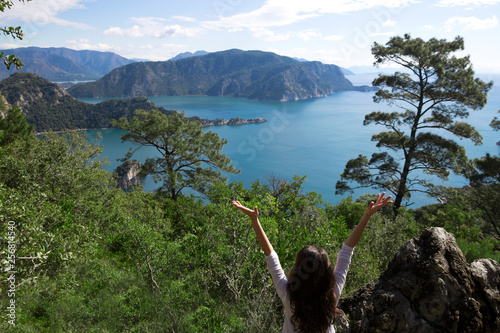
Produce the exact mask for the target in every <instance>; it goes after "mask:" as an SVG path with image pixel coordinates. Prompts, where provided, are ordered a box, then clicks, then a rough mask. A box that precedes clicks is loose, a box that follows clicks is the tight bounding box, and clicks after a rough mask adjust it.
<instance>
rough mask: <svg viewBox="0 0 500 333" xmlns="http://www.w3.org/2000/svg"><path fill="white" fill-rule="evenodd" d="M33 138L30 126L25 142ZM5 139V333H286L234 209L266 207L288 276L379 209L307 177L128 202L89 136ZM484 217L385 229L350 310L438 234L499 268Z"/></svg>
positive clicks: (470, 209) (267, 225) (0, 158)
mask: <svg viewBox="0 0 500 333" xmlns="http://www.w3.org/2000/svg"><path fill="white" fill-rule="evenodd" d="M5 112H6V111H5V110H3V111H2V113H5ZM18 121H19V120H18ZM26 126H27V124H26V123H25V120H24V125H23V124H22V123H21V124H19V126H17V127H16V128H21V129H25V128H26ZM4 128H5V130H3V131H2V133H3V134H2V136H6V137H9V138H14V139H13V140H11V139H9V142H8V143H5V144H2V145H0V223H1V224H0V235H1V237H0V253H1V260H2V261H1V265H2V273H1V291H0V294H1V296H0V307H2V309H7V307H8V306H10V304H12V303H10V302H11V300H15V318H14V319H13V318H12V317H9V314H12V312H8V311H2V312H1V315H0V331H2V332H9V331H12V332H242V331H243V332H278V331H280V330H281V325H282V322H283V318H282V316H283V314H282V308H281V305H280V301H279V299H278V297H277V295H276V293H275V290H274V288H273V286H272V282H271V279H270V276H269V274H268V273H267V271H266V268H265V261H264V256H263V253H261V251H260V248H259V246H258V244H257V243H256V240H255V236H254V233H253V232H252V229H251V225H250V224H249V222H248V219H247V218H246V216H244V215H243V214H241V213H240V212H239V211H237V209H235V208H234V207H232V205H231V204H230V202H231V200H233V199H235V198H237V199H239V200H240V201H242V202H243V203H245V204H246V205H248V206H253V205H258V206H259V212H260V216H261V222H262V224H263V227H264V229H265V230H266V232H267V235H268V237H269V239H270V241H271V243H272V244H273V246H274V248H275V250H276V251H277V253H278V254H279V255H280V258H281V262H282V264H283V266H284V268H285V270H288V269H290V267H291V265H292V263H293V261H294V257H295V255H296V253H297V251H298V250H299V249H300V248H301V247H302V246H303V245H306V244H315V245H319V246H323V247H325V249H326V250H327V251H328V253H329V254H330V255H331V256H335V254H336V252H337V251H338V250H339V248H340V246H341V244H342V242H343V241H344V240H345V239H346V237H347V235H348V234H349V232H350V231H351V228H353V227H354V225H355V224H356V223H357V222H358V221H359V219H360V217H361V215H362V214H363V211H364V209H365V205H366V201H367V200H369V199H370V196H365V197H362V198H360V199H359V200H356V201H353V200H352V198H350V197H348V198H346V199H344V200H343V201H342V202H341V203H339V204H336V205H331V204H328V203H324V202H322V201H321V196H320V195H319V194H317V193H314V192H304V191H303V190H302V184H303V182H304V181H305V180H306V177H305V176H303V177H298V176H297V177H295V178H294V179H292V180H283V179H276V178H273V177H268V179H266V180H261V181H259V180H256V181H255V182H254V183H253V184H252V186H251V187H250V188H244V187H243V185H242V184H241V183H235V182H233V183H230V184H226V183H216V184H214V185H213V186H212V187H211V189H210V190H209V192H208V194H207V200H206V201H205V202H203V201H200V200H197V199H195V198H193V197H188V196H184V195H180V196H179V197H178V198H177V200H172V199H171V198H169V197H168V196H166V195H164V194H163V193H161V192H160V193H145V192H144V191H143V190H142V188H141V187H136V188H134V189H133V190H132V191H130V192H128V193H126V192H124V191H122V190H118V189H115V188H114V187H113V186H112V184H113V177H112V175H111V174H110V173H108V172H106V171H104V170H103V165H104V164H105V163H106V161H105V160H103V159H99V158H98V156H99V154H100V153H101V147H99V146H96V145H94V144H93V143H91V142H89V141H88V140H87V139H86V138H85V136H84V134H83V133H71V134H67V135H62V136H60V135H55V134H48V135H46V136H44V137H42V138H40V137H33V136H32V135H28V136H27V135H26V132H25V131H24V130H19V131H17V130H14V131H13V132H11V133H5V132H6V131H10V130H9V128H12V127H8V126H5V127H4ZM479 173H481V172H479ZM482 173H483V174H485V172H482ZM493 184H498V179H497V180H496V181H493ZM496 196H497V197H498V191H496ZM457 197H459V196H457ZM464 199H465V198H464ZM497 202H498V200H497ZM481 212H482V210H481V207H480V206H474V202H473V201H468V202H467V206H465V205H464V203H463V202H461V201H458V200H457V201H455V200H449V204H447V205H435V206H430V207H422V208H421V209H418V210H416V211H406V210H404V209H402V208H401V210H400V213H399V214H398V215H397V217H394V215H393V211H392V209H390V208H389V209H387V210H386V211H384V212H381V213H380V214H378V215H376V216H375V217H374V218H373V219H372V221H371V222H370V224H369V225H368V228H367V230H366V232H365V236H364V238H363V239H362V241H361V242H360V244H359V245H358V247H357V249H356V251H355V255H354V258H353V264H352V268H351V270H350V273H349V274H348V280H347V285H346V289H345V291H344V296H345V295H348V294H350V293H352V292H353V291H354V290H355V289H356V288H358V287H360V286H362V285H363V284H365V283H367V282H368V281H370V280H372V279H374V278H375V277H377V276H379V274H380V273H381V272H382V270H384V268H385V267H386V266H387V263H388V261H389V260H390V259H391V257H392V256H393V255H394V253H396V251H397V249H398V247H399V246H400V245H401V244H403V243H405V242H406V241H407V240H408V239H410V238H411V237H413V236H416V235H418V234H419V232H420V230H422V229H423V228H426V227H429V226H433V225H437V226H444V227H445V228H447V229H448V231H450V232H452V233H454V234H455V236H456V237H457V240H458V242H459V244H460V246H461V247H462V249H463V250H464V253H465V255H466V256H467V258H468V260H473V259H475V258H478V257H490V258H493V259H495V260H497V261H498V260H500V253H499V250H500V249H499V247H498V238H497V239H496V240H495V238H494V237H493V236H492V232H491V228H489V227H488V224H487V223H486V222H485V221H484V220H483V216H482V215H481ZM497 216H498V215H497ZM9 241H10V245H9ZM12 244H14V245H12ZM11 253H15V261H14V260H9V259H12V258H14V257H9V255H11ZM11 270H15V271H16V272H17V273H16V274H15V275H14V277H15V288H14V289H15V291H13V290H12V288H11V287H10V286H11V284H10V281H12V274H10V273H8V271H11ZM9 279H11V280H9ZM11 294H12V295H15V296H12V295H11ZM9 295H10V296H9ZM9 321H13V322H15V323H16V326H15V327H14V326H12V325H10V324H9Z"/></svg>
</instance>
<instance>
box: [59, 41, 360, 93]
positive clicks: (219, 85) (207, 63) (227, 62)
mask: <svg viewBox="0 0 500 333" xmlns="http://www.w3.org/2000/svg"><path fill="white" fill-rule="evenodd" d="M366 88H367V87H363V88H360V87H354V86H353V85H352V83H351V82H350V81H349V80H347V79H346V78H345V77H344V75H343V73H342V70H341V69H340V68H339V67H338V66H335V65H325V64H322V63H320V62H299V61H297V60H294V59H292V58H289V57H284V56H279V55H277V54H274V53H271V52H262V51H241V50H236V49H233V50H228V51H222V52H214V53H209V54H207V55H203V56H196V57H189V58H184V59H180V60H177V61H163V62H140V63H132V64H129V65H126V66H123V67H120V68H117V69H115V70H113V71H112V72H111V73H109V74H107V75H105V76H104V77H103V78H101V79H99V80H97V81H95V82H88V83H81V84H78V85H76V86H74V87H71V88H70V89H69V90H68V92H69V93H70V94H71V95H73V96H75V97H77V98H83V97H128V96H161V95H174V96H177V95H180V96H189V95H208V96H231V97H245V98H250V99H260V100H281V101H286V100H300V99H308V98H315V97H324V96H327V95H330V94H333V93H334V91H337V90H359V89H366Z"/></svg>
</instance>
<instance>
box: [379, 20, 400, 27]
mask: <svg viewBox="0 0 500 333" xmlns="http://www.w3.org/2000/svg"><path fill="white" fill-rule="evenodd" d="M396 24H398V22H396V21H394V20H387V21H385V22H383V23H382V26H383V27H393V26H395V25H396Z"/></svg>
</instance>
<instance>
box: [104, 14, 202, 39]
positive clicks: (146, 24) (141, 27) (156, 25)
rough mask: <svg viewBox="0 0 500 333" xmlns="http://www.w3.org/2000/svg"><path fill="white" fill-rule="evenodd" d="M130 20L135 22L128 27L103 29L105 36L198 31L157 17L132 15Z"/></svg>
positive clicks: (173, 34)
mask: <svg viewBox="0 0 500 333" xmlns="http://www.w3.org/2000/svg"><path fill="white" fill-rule="evenodd" d="M132 21H133V22H135V23H137V24H135V25H133V26H131V27H129V28H120V27H111V28H109V29H107V30H106V31H104V35H107V36H125V37H145V36H148V37H156V38H165V37H178V36H180V37H193V36H195V35H197V34H199V33H200V29H198V28H189V27H182V26H180V25H178V24H173V25H166V24H164V23H163V22H164V21H166V20H165V19H163V18H159V17H139V18H137V17H134V18H132Z"/></svg>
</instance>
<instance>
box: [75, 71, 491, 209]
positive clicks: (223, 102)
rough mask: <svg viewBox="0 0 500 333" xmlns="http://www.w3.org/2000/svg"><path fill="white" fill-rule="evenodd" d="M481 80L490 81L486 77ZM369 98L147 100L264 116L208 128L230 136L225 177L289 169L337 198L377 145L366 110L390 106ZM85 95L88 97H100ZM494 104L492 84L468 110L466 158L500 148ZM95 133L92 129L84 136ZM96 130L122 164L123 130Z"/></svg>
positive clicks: (194, 111)
mask: <svg viewBox="0 0 500 333" xmlns="http://www.w3.org/2000/svg"><path fill="white" fill-rule="evenodd" d="M348 78H349V79H351V80H352V81H353V83H354V84H356V85H358V84H366V83H369V82H371V77H367V76H359V77H354V76H353V77H348ZM484 79H487V80H493V78H488V77H486V78H484ZM497 82H500V81H497ZM372 96H373V93H372V92H369V93H365V92H354V91H352V92H338V93H336V94H334V95H332V96H329V97H326V98H320V99H313V100H307V101H297V102H269V101H251V100H247V99H243V98H230V97H206V96H199V97H198V96H197V97H183V96H155V97H150V99H151V100H152V101H153V102H154V103H155V104H156V105H158V106H163V107H165V108H167V109H176V110H179V111H181V110H185V111H186V115H187V116H199V117H201V118H208V119H215V118H224V119H230V118H233V117H241V118H245V119H247V118H254V117H263V118H266V119H267V120H268V121H267V122H266V123H262V124H249V125H243V126H214V127H206V128H205V130H207V131H213V132H216V133H217V134H218V135H219V136H220V137H222V138H226V139H227V140H228V143H227V144H226V145H225V146H224V149H223V153H224V154H226V155H227V156H228V157H229V158H231V160H232V161H233V165H235V166H236V167H237V168H240V169H241V174H238V175H229V181H233V180H234V181H242V182H243V183H244V184H245V186H249V185H250V183H252V182H253V181H254V180H257V179H258V180H261V181H264V180H265V178H266V176H269V175H271V174H274V175H275V176H278V177H282V178H285V179H291V178H292V177H293V176H294V175H298V176H303V175H307V182H306V184H305V189H306V190H309V191H316V192H318V193H320V194H321V195H322V196H323V199H324V200H326V201H329V202H330V203H337V202H339V201H340V199H341V198H342V197H340V196H336V195H335V183H336V182H337V181H338V180H339V179H340V174H341V173H342V171H343V170H344V167H345V164H346V162H347V161H348V160H349V159H351V158H354V157H356V156H357V155H358V154H365V155H371V153H372V152H374V151H378V149H377V148H376V147H375V144H374V143H373V142H371V140H370V139H371V136H372V135H373V134H374V133H378V132H380V131H381V130H383V127H377V126H374V125H370V126H363V119H364V116H365V114H367V113H369V112H372V111H377V110H381V111H384V110H389V108H388V107H387V106H385V105H382V104H375V103H374V102H373V101H372ZM82 100H83V101H86V102H91V103H97V102H100V101H102V99H82ZM499 109H500V88H499V87H494V88H493V89H492V90H491V91H490V93H489V102H488V104H487V105H486V106H485V107H484V108H483V109H482V110H481V111H472V112H471V115H470V117H469V118H468V120H467V121H468V122H469V123H471V124H472V125H473V126H475V127H476V129H477V130H479V132H480V133H481V135H483V145H482V146H478V147H476V146H474V145H473V144H471V143H470V142H468V141H467V140H463V141H462V142H461V144H462V145H464V146H465V147H466V149H467V152H468V155H469V157H480V156H484V154H485V153H486V152H489V153H492V154H499V153H500V146H497V145H495V143H496V142H497V141H499V140H500V133H499V132H494V131H493V130H492V129H491V128H490V127H489V126H488V125H489V123H490V121H491V120H492V119H493V117H495V116H498V114H497V112H498V110H499ZM97 132H99V131H97V130H95V131H89V132H88V133H89V139H90V138H92V137H94V136H95V134H96V133H97ZM101 132H102V136H103V139H102V140H101V141H100V142H99V143H100V144H101V145H103V146H104V155H105V156H108V160H109V161H110V162H111V163H112V165H111V166H109V167H108V169H109V170H113V169H114V168H115V167H116V166H117V165H119V162H117V161H116V159H117V158H121V157H123V155H124V154H125V153H126V152H127V151H128V149H129V148H130V146H131V144H130V143H121V140H120V135H121V134H122V133H123V131H121V130H118V129H109V130H102V131H101ZM441 134H444V133H442V132H441ZM152 154H155V151H154V150H153V149H149V150H148V149H146V148H142V149H141V150H139V151H138V152H136V154H135V155H134V157H133V158H136V159H138V160H140V161H144V160H145V159H146V157H148V156H150V155H152ZM436 183H437V182H436ZM446 185H449V186H463V185H465V180H464V179H462V178H460V177H456V176H452V177H450V181H448V182H446ZM144 186H145V188H146V190H152V189H155V188H156V187H157V185H156V184H155V183H154V182H153V181H152V179H151V178H150V177H148V178H146V180H145V182H144ZM366 192H370V193H373V192H375V191H374V190H369V189H361V190H359V191H357V192H355V193H354V197H355V198H356V197H357V196H358V195H360V194H363V193H366ZM345 196H346V195H344V197H345ZM412 201H414V202H415V205H414V206H412V207H417V206H421V205H425V204H429V203H435V202H437V201H435V200H434V199H431V198H427V197H426V196H425V195H418V194H415V195H414V196H413V197H412Z"/></svg>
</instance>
